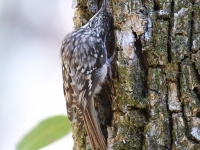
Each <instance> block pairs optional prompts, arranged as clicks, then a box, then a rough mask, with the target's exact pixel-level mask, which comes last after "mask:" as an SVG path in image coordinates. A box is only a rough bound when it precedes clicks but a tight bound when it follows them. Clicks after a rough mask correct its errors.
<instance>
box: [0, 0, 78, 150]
mask: <svg viewBox="0 0 200 150" xmlns="http://www.w3.org/2000/svg"><path fill="white" fill-rule="evenodd" d="M71 5H72V0H56V1H49V0H40V1H33V0H15V1H14V0H1V1H0V103H1V104H0V122H1V123H0V133H1V136H0V149H2V150H14V149H16V146H17V143H18V142H20V140H22V139H23V137H24V136H25V135H26V134H27V133H29V132H30V131H31V130H32V129H33V128H34V127H36V126H37V125H38V124H39V122H41V121H42V120H45V119H46V118H49V117H52V116H56V115H65V116H66V108H65V101H64V96H63V90H62V75H61V64H60V56H59V54H60V46H61V41H62V39H63V38H64V36H65V35H66V33H68V32H70V31H72V30H73V23H72V17H73V11H74V10H73V9H71ZM56 123H57V122H55V124H56ZM72 145H73V142H72V139H71V135H68V136H64V137H63V138H61V140H59V141H57V142H54V143H53V144H51V145H49V146H47V147H45V148H42V150H55V149H59V150H62V149H63V150H64V149H66V147H67V149H69V150H70V149H72Z"/></svg>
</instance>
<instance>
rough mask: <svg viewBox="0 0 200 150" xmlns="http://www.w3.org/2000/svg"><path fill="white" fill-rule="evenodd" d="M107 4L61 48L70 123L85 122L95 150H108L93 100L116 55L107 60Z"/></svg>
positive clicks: (109, 17) (108, 18)
mask: <svg viewBox="0 0 200 150" xmlns="http://www.w3.org/2000/svg"><path fill="white" fill-rule="evenodd" d="M106 3H107V2H106V0H103V2H102V6H101V8H100V9H99V11H98V12H97V13H96V14H95V15H94V16H93V17H92V18H91V19H90V20H89V21H88V22H87V23H86V24H85V25H84V26H82V27H80V28H78V29H75V30H74V31H72V32H70V33H68V34H67V35H66V36H65V38H64V40H63V42H62V46H61V61H62V77H63V91H64V96H65V100H66V107H67V114H68V118H69V120H70V121H71V122H77V123H81V122H82V121H84V125H85V127H86V131H87V134H88V136H89V140H90V145H91V147H92V149H93V150H106V149H107V147H106V139H105V137H104V135H103V133H102V131H101V128H100V124H99V120H98V118H97V116H96V111H95V107H94V96H95V95H96V94H98V93H99V92H100V91H101V88H102V84H103V83H104V82H105V80H106V76H107V73H108V72H110V71H109V68H110V63H111V62H112V60H113V58H114V55H113V56H111V57H110V58H108V54H107V48H106V43H107V40H108V35H109V33H110V30H111V26H112V21H111V20H112V17H111V15H110V14H109V13H108V12H107V9H106Z"/></svg>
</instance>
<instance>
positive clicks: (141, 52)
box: [72, 0, 200, 150]
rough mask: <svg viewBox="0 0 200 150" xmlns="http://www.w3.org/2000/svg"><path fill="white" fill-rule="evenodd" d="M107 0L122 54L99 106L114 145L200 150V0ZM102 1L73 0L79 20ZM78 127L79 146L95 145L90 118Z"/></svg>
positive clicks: (129, 149) (127, 149) (126, 149)
mask: <svg viewBox="0 0 200 150" xmlns="http://www.w3.org/2000/svg"><path fill="white" fill-rule="evenodd" d="M107 1H108V9H109V10H110V12H112V15H113V19H114V39H115V40H113V39H112V38H111V39H110V42H109V43H112V44H115V47H113V46H112V44H108V47H109V48H108V49H109V52H110V54H111V53H112V52H113V51H117V56H116V57H117V59H115V61H114V63H113V64H112V70H113V73H114V75H113V77H114V80H110V79H109V78H108V80H107V81H106V83H105V84H104V85H103V86H102V89H103V90H102V91H101V93H100V94H99V95H98V96H97V97H96V103H95V106H96V108H97V109H96V110H97V112H98V118H99V120H100V123H101V127H102V130H103V132H104V136H105V137H106V138H107V145H108V149H113V150H137V149H138V150H139V149H143V150H146V149H148V150H163V149H169V150H171V149H172V150H198V149H200V1H198V0H190V1H189V0H171V1H170V0H154V1H153V0H112V1H111V0H107ZM100 6H101V0H99V1H98V2H97V0H88V1H87V0H74V6H73V7H77V10H76V12H75V17H74V24H75V27H80V26H82V25H83V24H85V23H86V22H87V21H88V20H89V18H90V17H91V16H92V15H93V14H92V13H94V12H95V10H96V8H100ZM151 22H152V26H153V30H152V28H151ZM151 31H152V36H151ZM111 35H112V31H111ZM113 41H115V42H114V43H113ZM72 128H73V129H72V130H73V138H74V150H79V149H81V150H84V149H88V148H89V147H90V146H89V141H88V139H87V135H86V131H85V130H84V124H82V126H78V125H77V124H75V123H73V124H72Z"/></svg>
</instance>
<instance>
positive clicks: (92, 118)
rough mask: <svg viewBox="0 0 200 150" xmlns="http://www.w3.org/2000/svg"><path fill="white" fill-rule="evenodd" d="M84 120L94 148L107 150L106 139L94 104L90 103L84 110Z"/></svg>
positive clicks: (94, 149)
mask: <svg viewBox="0 0 200 150" xmlns="http://www.w3.org/2000/svg"><path fill="white" fill-rule="evenodd" d="M84 122H85V126H86V130H87V134H88V136H89V139H90V144H91V146H92V150H106V141H105V138H104V136H103V133H102V131H101V128H100V124H99V123H98V118H97V117H96V112H95V109H94V105H89V106H88V107H87V108H86V110H85V112H84Z"/></svg>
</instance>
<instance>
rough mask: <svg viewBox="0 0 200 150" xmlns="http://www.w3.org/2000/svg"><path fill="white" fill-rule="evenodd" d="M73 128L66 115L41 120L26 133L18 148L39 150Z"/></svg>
mask: <svg viewBox="0 0 200 150" xmlns="http://www.w3.org/2000/svg"><path fill="white" fill-rule="evenodd" d="M70 130H71V126H70V122H69V120H68V118H67V117H66V116H54V117H50V118H48V119H46V120H43V121H42V122H40V123H39V124H38V125H37V126H36V127H35V128H34V129H33V130H32V131H30V132H29V133H28V134H27V135H25V136H24V137H23V138H22V140H21V141H20V142H19V143H18V145H17V150H37V149H40V148H42V147H44V146H47V145H49V144H50V143H53V142H54V141H56V140H58V139H60V138H61V137H63V136H64V135H66V134H67V133H69V132H70Z"/></svg>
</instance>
